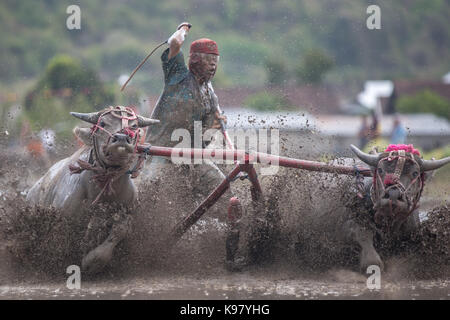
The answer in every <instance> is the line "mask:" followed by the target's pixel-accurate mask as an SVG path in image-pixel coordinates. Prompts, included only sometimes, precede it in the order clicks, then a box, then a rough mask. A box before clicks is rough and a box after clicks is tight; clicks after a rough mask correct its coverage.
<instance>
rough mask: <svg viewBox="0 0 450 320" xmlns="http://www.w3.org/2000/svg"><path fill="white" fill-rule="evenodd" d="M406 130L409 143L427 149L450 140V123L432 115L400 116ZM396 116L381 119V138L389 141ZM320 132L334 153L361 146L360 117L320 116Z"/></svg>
mask: <svg viewBox="0 0 450 320" xmlns="http://www.w3.org/2000/svg"><path fill="white" fill-rule="evenodd" d="M398 117H399V119H400V121H401V123H402V125H403V127H404V128H405V129H406V131H407V132H408V136H407V138H406V143H407V144H410V143H412V144H414V145H416V146H418V147H421V148H423V149H424V150H431V149H434V148H437V147H441V146H444V145H446V144H448V142H449V141H450V122H449V121H448V120H447V119H445V118H442V117H438V116H436V115H434V114H429V113H416V114H400V115H398ZM394 118H395V115H384V116H383V117H381V118H380V129H381V132H380V134H381V137H383V138H384V139H386V140H388V141H389V137H390V135H391V132H392V129H393V123H394ZM315 126H316V128H317V130H318V132H319V133H320V134H322V135H324V136H327V137H330V138H332V139H333V140H334V141H335V143H333V144H332V145H333V146H334V147H335V148H334V149H335V151H337V152H341V151H343V150H344V149H346V148H347V149H348V146H349V145H350V144H351V143H352V144H355V143H356V144H357V143H358V140H357V139H358V138H357V137H358V132H359V129H360V127H361V118H360V117H357V116H329V115H321V116H318V117H317V119H316V122H315Z"/></svg>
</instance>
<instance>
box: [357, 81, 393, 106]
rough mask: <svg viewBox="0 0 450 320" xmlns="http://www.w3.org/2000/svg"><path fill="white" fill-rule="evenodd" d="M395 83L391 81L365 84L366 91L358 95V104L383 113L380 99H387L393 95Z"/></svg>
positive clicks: (367, 82)
mask: <svg viewBox="0 0 450 320" xmlns="http://www.w3.org/2000/svg"><path fill="white" fill-rule="evenodd" d="M393 90H394V83H393V82H392V81H390V80H370V81H366V82H365V83H364V91H362V92H360V93H359V94H358V97H357V100H358V102H359V103H360V104H361V105H362V106H364V107H366V108H368V109H371V110H376V112H377V113H380V112H381V105H380V102H379V98H382V97H383V98H386V97H389V96H390V95H391V94H392V91H393Z"/></svg>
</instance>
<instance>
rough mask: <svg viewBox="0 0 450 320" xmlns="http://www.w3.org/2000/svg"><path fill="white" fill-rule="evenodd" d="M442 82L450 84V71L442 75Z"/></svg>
mask: <svg viewBox="0 0 450 320" xmlns="http://www.w3.org/2000/svg"><path fill="white" fill-rule="evenodd" d="M442 82H443V83H445V84H450V72H448V73H447V74H446V75H444V76H443V77H442Z"/></svg>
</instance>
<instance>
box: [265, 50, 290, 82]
mask: <svg viewBox="0 0 450 320" xmlns="http://www.w3.org/2000/svg"><path fill="white" fill-rule="evenodd" d="M264 65H265V67H266V72H267V82H268V83H269V85H282V84H283V83H284V82H285V81H286V80H287V78H288V76H287V70H286V64H285V62H284V61H283V60H282V59H280V58H275V57H272V58H269V59H267V60H266V61H265V63H264Z"/></svg>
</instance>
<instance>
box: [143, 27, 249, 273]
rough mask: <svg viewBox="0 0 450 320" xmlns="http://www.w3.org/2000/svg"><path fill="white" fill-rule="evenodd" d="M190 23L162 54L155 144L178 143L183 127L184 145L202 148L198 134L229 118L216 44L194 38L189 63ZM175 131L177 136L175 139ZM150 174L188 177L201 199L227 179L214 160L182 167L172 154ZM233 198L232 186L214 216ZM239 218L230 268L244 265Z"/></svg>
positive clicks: (233, 221)
mask: <svg viewBox="0 0 450 320" xmlns="http://www.w3.org/2000/svg"><path fill="white" fill-rule="evenodd" d="M190 27H191V25H190V24H189V23H187V22H184V23H182V24H180V25H179V26H178V28H177V31H176V32H175V33H174V34H173V35H172V36H171V37H170V38H169V40H168V44H169V48H168V49H166V50H165V51H164V52H163V54H162V56H161V61H162V67H163V72H164V82H165V86H164V90H163V93H162V94H161V96H160V98H159V100H158V102H157V104H156V107H155V109H154V110H153V113H152V117H153V118H154V119H158V120H160V123H159V124H157V125H155V126H153V127H151V128H149V131H148V135H147V136H148V137H149V138H148V142H149V143H150V144H151V145H156V146H164V147H175V146H178V147H179V146H180V144H179V143H180V141H179V140H178V138H179V135H177V134H174V131H175V130H179V129H182V130H184V132H186V131H187V132H189V136H190V142H189V144H187V145H186V144H185V145H183V147H197V148H198V147H200V146H198V145H195V143H194V141H196V139H198V137H197V138H196V137H194V132H196V134H200V133H201V135H202V137H203V134H204V133H205V131H206V130H208V129H220V126H221V125H220V123H219V120H223V121H225V122H226V117H225V116H223V115H221V114H219V112H218V99H217V96H216V94H215V93H214V89H213V87H212V84H211V79H212V78H213V77H214V74H215V73H216V70H217V65H218V62H219V50H218V46H217V43H216V42H215V41H213V40H210V39H205V38H203V39H199V40H196V41H194V42H193V43H192V44H191V47H190V53H189V64H188V67H187V66H186V64H185V62H184V56H183V53H182V51H181V46H182V44H183V42H184V39H185V36H186V33H187V32H188V31H189V29H190ZM196 126H197V127H196ZM200 126H201V127H200ZM199 131H200V132H199ZM173 134H174V136H175V139H177V140H175V141H174V139H173V137H172V135H173ZM197 141H198V140H197ZM201 141H202V142H201V143H202V145H201V147H202V148H205V147H207V145H208V144H209V143H210V141H203V138H201ZM146 172H147V174H148V175H150V178H151V179H157V178H158V177H164V176H165V177H170V179H171V180H174V179H175V180H178V181H186V180H189V182H190V185H191V186H192V190H191V191H192V197H193V200H194V201H196V202H197V201H199V200H202V199H204V198H206V197H207V196H208V195H209V194H210V193H211V191H212V190H214V188H215V187H216V186H218V185H219V184H220V183H221V182H222V181H223V180H224V179H225V175H224V174H223V173H222V172H221V170H220V169H219V168H218V167H217V166H216V165H215V164H214V163H213V162H211V161H209V160H202V163H201V164H195V163H194V164H192V163H191V164H189V165H181V166H177V165H175V164H172V163H171V162H170V160H169V159H167V158H163V157H153V158H152V161H151V164H150V166H149V167H148V168H147V170H146ZM231 197H232V194H231V191H230V190H229V189H228V191H227V192H226V193H225V194H224V195H223V196H222V197H221V198H220V199H219V201H218V202H217V203H216V204H215V205H214V206H213V207H212V208H211V210H212V211H213V212H212V215H213V216H215V217H217V218H218V219H219V220H222V221H223V220H224V218H225V217H227V207H228V201H229V200H230V199H231ZM235 202H236V199H233V200H232V204H233V205H234V207H236V206H235ZM240 216H241V214H237V215H236V214H230V215H228V221H227V222H228V229H229V230H228V233H227V245H226V246H227V255H226V256H227V257H226V264H225V265H226V267H227V268H228V269H230V270H235V269H236V268H238V264H239V263H237V262H236V261H235V260H236V259H235V253H236V251H237V243H238V239H239V231H238V230H237V227H236V226H237V225H238V224H237V220H238V219H239V217H240Z"/></svg>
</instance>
